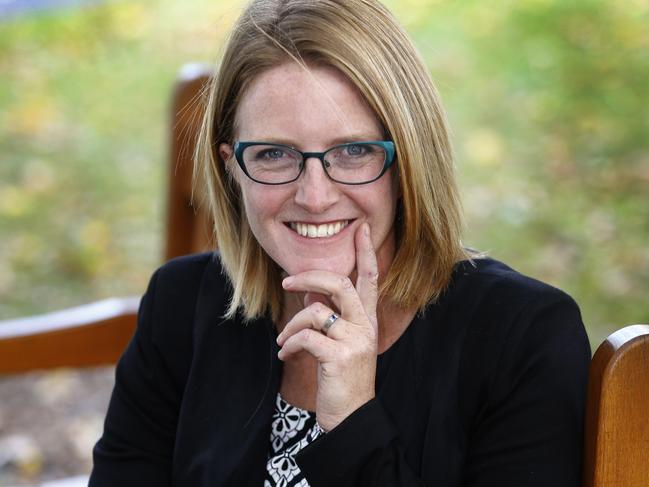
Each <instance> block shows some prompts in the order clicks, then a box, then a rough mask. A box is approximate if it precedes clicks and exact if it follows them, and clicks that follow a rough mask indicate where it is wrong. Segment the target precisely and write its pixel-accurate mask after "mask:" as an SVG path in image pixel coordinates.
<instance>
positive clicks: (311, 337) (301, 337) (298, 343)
mask: <svg viewBox="0 0 649 487" xmlns="http://www.w3.org/2000/svg"><path fill="white" fill-rule="evenodd" d="M336 347H337V345H336V343H335V342H334V341H333V340H332V339H331V338H328V337H326V336H325V335H323V334H322V333H320V332H319V331H316V330H313V329H311V328H306V329H303V330H300V331H299V332H297V333H295V334H294V335H291V336H289V337H288V338H287V339H286V341H285V342H284V344H283V345H282V348H281V350H280V351H279V353H278V354H277V357H278V358H279V359H280V360H286V359H288V358H289V357H291V356H292V355H294V354H296V353H299V352H302V351H304V352H308V353H309V354H311V355H312V356H313V357H315V358H316V360H317V361H318V362H319V363H323V362H330V361H332V360H333V358H334V357H335V356H336Z"/></svg>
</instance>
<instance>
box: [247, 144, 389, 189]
mask: <svg viewBox="0 0 649 487" xmlns="http://www.w3.org/2000/svg"><path fill="white" fill-rule="evenodd" d="M255 145H273V146H277V147H285V148H287V149H290V150H292V151H293V152H296V153H298V154H300V155H301V156H302V162H301V163H300V170H299V171H298V173H297V176H295V177H294V178H293V179H291V180H289V181H282V182H281V183H269V182H266V181H259V180H258V179H255V178H253V177H252V176H251V175H250V173H249V172H248V169H246V164H245V162H244V160H243V151H244V150H246V149H247V148H248V147H251V146H255ZM358 145H361V146H362V145H378V146H380V147H381V148H383V150H384V151H385V160H384V161H383V169H381V172H380V173H379V174H378V176H376V177H375V178H372V179H370V180H369V181H362V182H358V183H350V182H347V181H339V180H337V179H334V178H332V177H331V175H330V174H329V172H328V171H327V167H328V165H329V163H328V162H327V161H326V160H325V155H326V154H327V152H330V151H332V150H334V149H339V148H340V147H348V146H358ZM394 156H395V148H394V142H392V141H391V140H375V141H363V142H349V143H347V144H339V145H336V146H334V147H330V148H329V149H327V150H326V151H324V152H302V151H299V150H297V149H296V148H295V147H291V146H290V145H285V144H273V143H270V142H253V141H250V142H236V143H235V144H234V157H235V159H236V160H237V163H238V164H239V167H240V168H241V170H242V171H243V172H244V174H245V175H246V176H248V177H249V178H250V179H252V180H253V181H254V182H256V183H259V184H268V185H271V186H278V185H280V184H288V183H292V182H293V181H297V179H298V178H299V177H300V175H301V174H302V173H303V172H304V168H305V167H306V164H305V161H306V160H307V159H309V158H311V157H314V158H316V159H319V160H320V163H321V164H322V168H323V169H324V172H325V174H326V175H327V177H328V178H329V179H331V180H332V181H335V182H336V183H340V184H349V185H352V186H359V185H361V184H369V183H372V182H374V181H376V180H377V179H379V178H380V177H381V176H383V175H384V174H385V172H386V171H387V170H388V168H389V167H390V166H391V165H392V163H393V162H394Z"/></svg>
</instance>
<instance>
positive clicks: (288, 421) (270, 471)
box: [264, 393, 324, 487]
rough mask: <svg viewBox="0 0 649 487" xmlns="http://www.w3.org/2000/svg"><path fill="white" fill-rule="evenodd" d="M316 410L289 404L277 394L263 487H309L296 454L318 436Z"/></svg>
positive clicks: (321, 431)
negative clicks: (296, 459)
mask: <svg viewBox="0 0 649 487" xmlns="http://www.w3.org/2000/svg"><path fill="white" fill-rule="evenodd" d="M322 434H324V431H323V430H322V428H320V425H319V424H318V423H317V422H316V420H315V413H312V412H310V411H305V410H304V409H300V408H298V407H295V406H292V405H290V404H289V403H287V402H286V401H284V399H282V396H280V395H279V393H278V394H277V400H276V401H275V413H274V414H273V423H272V425H271V431H270V452H269V453H268V461H267V462H266V480H265V481H264V487H293V486H298V487H309V483H308V482H307V481H306V479H305V478H304V475H302V472H301V471H300V467H298V466H297V463H296V462H295V455H296V454H297V452H299V451H300V450H302V449H303V448H304V447H305V446H307V445H308V444H309V443H311V442H313V441H314V440H315V439H316V438H318V437H319V436H320V435H322Z"/></svg>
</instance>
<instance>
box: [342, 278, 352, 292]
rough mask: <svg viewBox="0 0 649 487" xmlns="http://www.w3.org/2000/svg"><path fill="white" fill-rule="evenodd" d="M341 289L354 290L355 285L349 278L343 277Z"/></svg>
mask: <svg viewBox="0 0 649 487" xmlns="http://www.w3.org/2000/svg"><path fill="white" fill-rule="evenodd" d="M340 287H342V288H343V289H345V290H349V289H353V287H354V284H353V283H352V281H351V279H350V278H349V277H347V276H342V277H341V278H340Z"/></svg>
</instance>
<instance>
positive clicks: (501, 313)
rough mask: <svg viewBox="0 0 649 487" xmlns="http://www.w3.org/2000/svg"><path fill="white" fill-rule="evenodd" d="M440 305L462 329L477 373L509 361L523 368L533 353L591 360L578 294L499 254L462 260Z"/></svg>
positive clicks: (449, 320)
mask: <svg viewBox="0 0 649 487" xmlns="http://www.w3.org/2000/svg"><path fill="white" fill-rule="evenodd" d="M439 308H440V309H439V311H438V312H439V313H440V314H439V317H440V318H442V319H444V320H445V321H446V322H447V323H449V324H451V325H450V326H455V327H458V328H459V329H461V330H462V333H461V336H462V338H461V344H462V345H461V348H462V350H463V356H464V357H471V359H470V360H469V361H468V365H466V366H467V367H469V368H470V369H472V373H473V374H475V375H476V376H480V375H483V374H489V373H490V372H495V370H496V368H498V369H501V370H502V368H503V367H505V368H507V367H506V365H509V370H519V369H520V368H521V367H522V368H525V367H524V364H527V363H528V362H529V361H530V360H533V359H534V358H536V359H539V360H541V361H545V362H546V363H562V364H564V365H565V364H572V365H575V364H576V363H579V364H580V366H579V368H583V367H582V365H584V364H587V363H588V362H589V360H590V346H589V343H588V337H587V335H586V330H585V327H584V324H583V322H582V317H581V312H580V310H579V307H578V305H577V303H576V302H575V300H574V299H573V298H572V297H571V296H570V295H569V294H567V293H566V292H564V291H562V290H560V289H558V288H556V287H554V286H551V285H549V284H547V283H544V282H542V281H539V280H537V279H534V278H531V277H529V276H526V275H524V274H522V273H520V272H518V271H516V270H514V269H512V268H511V267H509V266H508V265H506V264H504V263H502V262H500V261H498V260H495V259H491V258H480V259H474V260H473V261H462V262H459V263H458V264H457V265H456V268H455V270H454V273H453V278H452V280H451V283H450V284H449V287H448V289H447V292H446V294H445V295H444V296H443V297H442V298H441V299H440V301H439ZM540 357H542V359H541V358H540Z"/></svg>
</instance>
